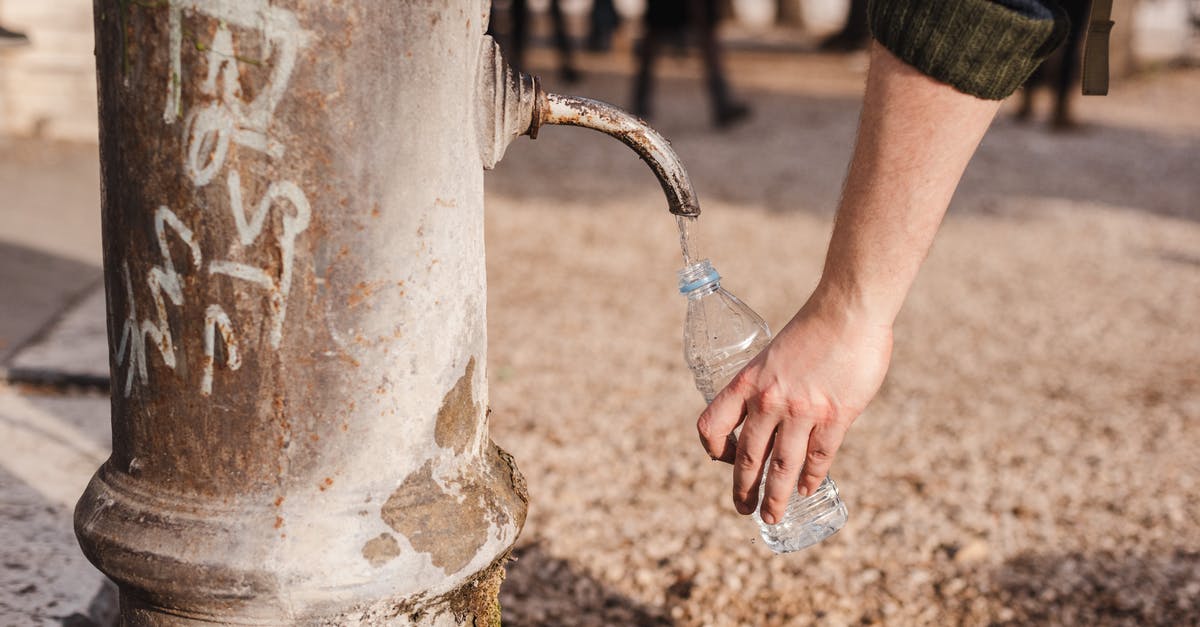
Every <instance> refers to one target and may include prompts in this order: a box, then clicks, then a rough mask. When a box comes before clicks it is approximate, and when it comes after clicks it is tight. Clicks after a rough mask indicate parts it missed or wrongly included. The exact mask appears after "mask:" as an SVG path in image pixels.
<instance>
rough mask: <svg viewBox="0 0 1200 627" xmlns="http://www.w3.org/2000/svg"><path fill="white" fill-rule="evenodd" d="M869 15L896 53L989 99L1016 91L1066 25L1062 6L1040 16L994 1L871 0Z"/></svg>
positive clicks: (1056, 42) (877, 33)
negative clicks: (1053, 13)
mask: <svg viewBox="0 0 1200 627" xmlns="http://www.w3.org/2000/svg"><path fill="white" fill-rule="evenodd" d="M1056 8H1057V7H1056ZM869 16H870V23H871V34H872V35H873V36H874V37H875V39H876V40H878V41H879V43H881V44H883V46H884V47H886V48H887V49H888V50H890V51H892V54H895V55H896V56H897V57H899V58H901V59H903V60H904V61H905V62H907V63H908V64H909V65H912V66H913V67H915V68H917V69H918V70H920V71H922V72H924V73H925V74H928V75H929V76H932V77H933V78H936V79H938V80H940V81H942V82H944V83H948V84H950V85H951V86H953V87H954V88H956V89H958V90H959V91H961V92H964V93H967V94H971V95H973V96H978V97H980V98H986V99H989V100H1000V99H1002V98H1006V97H1008V96H1009V95H1010V94H1012V93H1013V92H1014V91H1016V90H1017V88H1018V87H1020V86H1021V84H1022V83H1024V82H1025V79H1026V78H1029V75H1030V74H1031V73H1033V71H1034V70H1035V69H1037V66H1038V64H1039V63H1041V62H1042V60H1043V59H1045V58H1046V55H1048V54H1049V53H1050V52H1052V51H1053V50H1054V49H1055V48H1057V47H1058V45H1059V44H1060V43H1062V40H1063V38H1064V37H1065V36H1066V33H1067V30H1068V26H1067V23H1066V17H1065V14H1063V12H1062V11H1061V9H1058V10H1057V17H1056V18H1055V19H1052V20H1049V19H1036V18H1032V17H1028V16H1026V15H1023V14H1021V13H1018V12H1017V11H1014V10H1012V9H1009V8H1007V7H1005V6H1003V5H1001V4H998V3H996V2H992V1H991V0H871V1H870V8H869Z"/></svg>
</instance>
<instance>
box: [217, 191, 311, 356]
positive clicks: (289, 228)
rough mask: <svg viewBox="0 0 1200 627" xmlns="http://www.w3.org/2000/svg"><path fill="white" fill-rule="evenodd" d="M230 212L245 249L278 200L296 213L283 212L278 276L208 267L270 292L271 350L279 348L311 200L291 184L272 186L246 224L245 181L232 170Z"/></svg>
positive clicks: (236, 266)
mask: <svg viewBox="0 0 1200 627" xmlns="http://www.w3.org/2000/svg"><path fill="white" fill-rule="evenodd" d="M227 182H228V185H229V209H230V211H232V212H233V220H234V225H235V226H236V227H237V232H238V239H239V240H240V241H241V243H242V245H243V246H249V245H251V244H253V243H254V241H255V240H257V239H258V236H259V234H261V233H262V231H263V224H265V223H266V218H267V214H268V212H269V211H270V210H271V207H275V206H278V205H279V201H287V203H288V204H290V205H291V206H292V208H293V209H294V210H295V212H294V213H289V212H284V214H283V231H282V232H281V233H279V234H278V236H279V238H278V240H277V242H278V243H279V253H280V261H279V276H278V277H273V276H270V275H269V274H267V273H266V272H265V271H264V270H263V269H262V268H258V267H256V266H249V265H246V264H243V263H238V262H234V261H214V262H212V263H211V264H209V272H211V273H213V274H224V275H227V276H231V277H234V278H237V279H242V280H244V281H249V282H251V283H255V284H257V285H260V286H262V287H263V288H264V289H266V290H267V293H268V295H269V297H270V299H271V301H270V303H271V347H272V348H279V342H280V340H282V339H283V320H284V318H286V317H287V295H288V293H289V292H290V291H291V288H292V261H293V260H294V258H295V256H296V236H297V235H299V234H300V233H301V232H303V231H304V229H306V228H308V221H309V218H310V217H311V216H312V210H311V209H310V208H309V206H308V198H306V197H305V196H304V192H303V191H302V190H301V189H300V187H299V186H297V185H296V184H295V183H292V182H291V181H281V182H279V183H272V184H271V186H270V187H268V188H267V193H266V194H265V195H263V197H262V198H261V199H260V200H259V201H258V207H257V208H256V209H255V210H254V214H253V215H252V216H251V217H250V219H249V220H248V221H247V219H246V211H245V209H244V207H243V205H242V178H241V176H240V175H239V174H238V173H237V170H231V171H230V172H229V177H228V180H227Z"/></svg>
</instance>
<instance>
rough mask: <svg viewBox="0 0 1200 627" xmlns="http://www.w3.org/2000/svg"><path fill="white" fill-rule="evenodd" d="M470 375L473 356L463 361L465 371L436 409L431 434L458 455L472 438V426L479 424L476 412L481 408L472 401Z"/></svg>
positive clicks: (476, 426)
mask: <svg viewBox="0 0 1200 627" xmlns="http://www.w3.org/2000/svg"><path fill="white" fill-rule="evenodd" d="M474 375H475V358H474V357H472V358H471V360H470V361H468V362H467V371H466V372H464V373H463V376H461V377H459V379H458V382H457V383H455V384H454V387H452V388H450V391H449V392H446V397H445V398H443V399H442V408H441V409H439V410H438V414H437V427H436V428H435V430H434V434H433V436H434V440H435V441H436V442H437V445H438V446H440V447H442V448H453V449H454V452H455V453H457V454H460V455H461V454H462V453H463V451H465V450H467V445H469V444H470V443H471V441H472V440H474V439H475V430H476V429H478V428H479V414H480V413H481V412H482V411H483V408H482V407H480V406H479V404H477V403H476V402H475V390H474V388H473V387H472V385H471V381H472V380H473V378H474Z"/></svg>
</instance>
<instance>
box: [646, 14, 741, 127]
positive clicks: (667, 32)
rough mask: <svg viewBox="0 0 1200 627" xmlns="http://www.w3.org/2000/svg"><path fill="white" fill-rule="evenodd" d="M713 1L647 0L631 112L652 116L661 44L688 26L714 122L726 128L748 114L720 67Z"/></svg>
mask: <svg viewBox="0 0 1200 627" xmlns="http://www.w3.org/2000/svg"><path fill="white" fill-rule="evenodd" d="M718 10H719V8H718V5H717V1H716V0H648V1H647V3H646V12H645V14H644V15H643V24H644V30H643V34H642V43H641V48H640V49H639V51H638V71H637V76H636V77H635V78H634V83H633V111H634V113H636V114H637V115H639V116H641V117H643V118H647V119H648V118H650V117H652V116H653V103H652V96H651V92H652V91H653V90H654V63H655V61H656V60H657V59H658V55H659V53H660V51H661V50H662V46H663V45H664V43H666V42H668V41H669V40H671V39H677V40H683V39H685V38H686V35H687V34H688V31H689V29H690V32H691V34H692V35H693V36H694V37H695V39H696V41H697V42H698V43H699V44H700V52H701V55H702V56H703V58H704V77H705V81H706V82H707V83H708V95H709V99H710V102H711V104H712V119H713V125H714V126H716V127H718V128H726V127H729V126H732V125H733V124H736V123H737V122H740V121H742V120H744V119H745V118H746V117H747V116H749V115H750V108H749V107H748V106H746V105H745V104H744V103H741V102H738V101H736V100H734V98H733V96H732V95H731V94H730V91H729V82H728V81H727V80H726V78H725V71H724V69H723V68H722V67H721V43H720V41H719V40H718V38H717V22H718V19H719V18H718Z"/></svg>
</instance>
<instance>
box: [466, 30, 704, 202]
mask: <svg viewBox="0 0 1200 627" xmlns="http://www.w3.org/2000/svg"><path fill="white" fill-rule="evenodd" d="M480 55H481V56H480V65H479V68H480V70H479V85H478V91H477V94H476V98H477V103H478V111H477V117H476V130H477V137H478V139H479V147H480V157H481V158H482V160H483V167H484V168H487V169H491V168H492V167H493V166H495V165H496V163H497V162H498V161H500V159H501V158H502V157H503V156H504V152H505V150H506V149H507V148H508V145H509V144H510V143H511V142H512V141H513V140H514V139H516V138H517V137H518V136H520V135H529V137H530V138H531V139H536V138H537V135H538V129H539V128H540V127H541V126H543V125H545V124H566V125H570V126H582V127H584V128H590V129H595V130H597V131H600V132H602V133H606V134H608V135H611V136H613V137H615V138H617V139H619V140H621V141H622V142H624V143H625V145H626V146H629V147H630V148H632V149H633V151H634V152H636V153H637V154H638V156H639V157H641V158H642V161H645V162H646V164H647V165H649V166H650V169H651V170H654V175H655V176H657V177H658V182H659V184H661V185H662V188H663V192H664V193H665V194H666V195H667V207H668V208H669V209H670V210H671V213H674V214H676V215H681V216H688V217H693V218H694V217H696V216H698V215H700V203H699V202H697V200H696V191H695V190H694V189H693V188H692V181H691V179H690V178H688V174H687V171H686V170H684V169H683V163H681V162H680V161H679V156H678V155H676V154H675V150H674V149H672V148H671V142H669V141H667V139H666V138H665V137H663V136H662V135H660V134H659V133H658V131H656V130H654V129H653V128H650V125H649V124H646V122H645V121H644V120H641V119H639V118H638V117H636V116H634V115H632V114H630V113H627V112H625V111H623V110H621V109H619V108H617V107H614V106H613V105H610V104H608V103H606V102H601V101H599V100H592V99H590V98H579V97H576V96H563V95H560V94H548V93H546V92H544V91H542V88H541V84H540V82H539V81H538V79H537V77H535V76H530V75H528V74H524V73H521V72H517V71H515V70H513V69H512V68H511V67H510V66H509V65H508V64H507V63H505V62H504V58H503V56H502V55H501V53H500V47H499V46H498V45H496V42H495V41H493V40H492V38H491V37H486V36H485V37H484V38H483V45H482V46H481V48H480Z"/></svg>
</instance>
